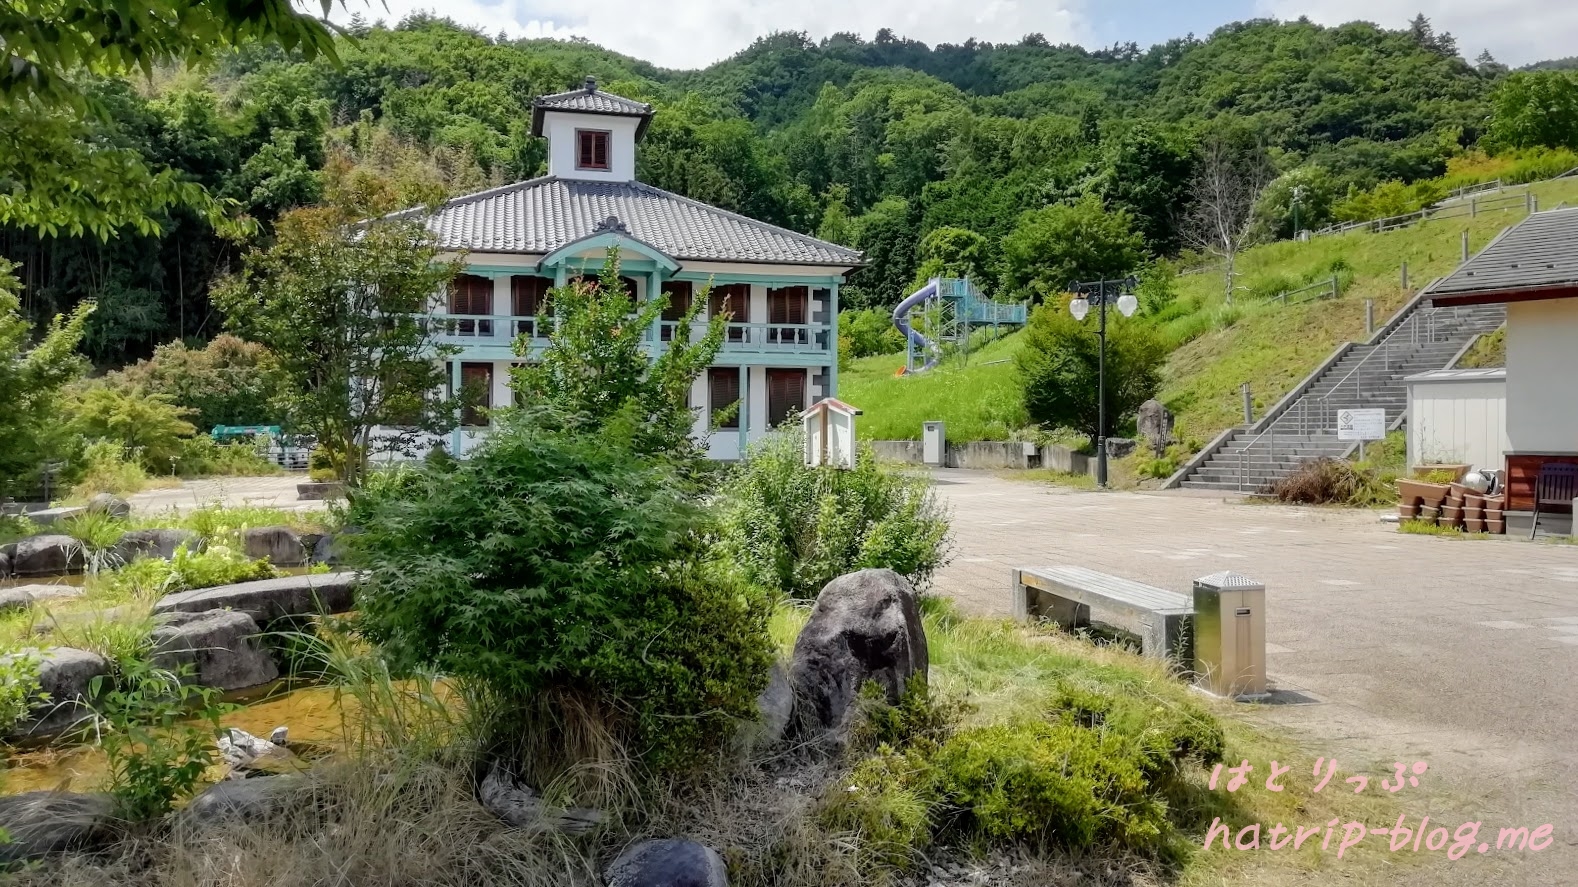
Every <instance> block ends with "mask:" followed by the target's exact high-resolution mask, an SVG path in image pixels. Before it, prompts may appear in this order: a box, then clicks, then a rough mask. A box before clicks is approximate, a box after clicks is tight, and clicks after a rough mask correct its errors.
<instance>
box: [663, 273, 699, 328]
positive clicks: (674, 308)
mask: <svg viewBox="0 0 1578 887" xmlns="http://www.w3.org/2000/svg"><path fill="white" fill-rule="evenodd" d="M663 291H664V292H665V293H668V306H667V307H665V308H664V309H663V319H664V320H669V321H674V320H679V319H680V318H682V317H684V316H685V312H686V311H689V310H690V300H691V296H692V295H693V292H694V290H693V289H692V287H691V283H690V281H688V280H670V281H669V282H668V283H665V284H663Z"/></svg>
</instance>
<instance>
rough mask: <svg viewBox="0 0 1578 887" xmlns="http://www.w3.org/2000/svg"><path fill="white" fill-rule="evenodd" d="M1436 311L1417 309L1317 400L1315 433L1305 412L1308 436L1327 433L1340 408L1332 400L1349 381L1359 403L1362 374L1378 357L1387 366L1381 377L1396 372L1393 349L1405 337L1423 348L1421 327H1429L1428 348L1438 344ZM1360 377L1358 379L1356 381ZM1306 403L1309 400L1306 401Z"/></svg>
mask: <svg viewBox="0 0 1578 887" xmlns="http://www.w3.org/2000/svg"><path fill="white" fill-rule="evenodd" d="M1436 310H1437V309H1435V308H1424V309H1420V308H1417V307H1416V308H1415V310H1414V311H1413V313H1412V314H1410V315H1409V316H1408V319H1407V320H1405V321H1403V322H1402V323H1401V324H1399V325H1398V326H1396V327H1394V328H1392V329H1391V330H1390V331H1389V332H1388V333H1387V336H1386V338H1384V339H1382V340H1381V341H1379V342H1377V343H1375V344H1373V345H1371V346H1370V353H1369V354H1366V355H1365V356H1364V358H1363V359H1362V360H1360V361H1359V363H1358V364H1357V365H1355V366H1354V368H1353V369H1351V370H1349V371H1348V374H1347V375H1345V376H1343V377H1342V378H1341V379H1338V380H1337V384H1335V385H1333V386H1331V390H1329V391H1327V392H1326V393H1325V394H1322V395H1321V396H1320V397H1318V398H1316V403H1317V404H1318V409H1317V410H1316V414H1315V422H1316V426H1317V427H1316V428H1315V429H1313V431H1312V430H1311V429H1310V428H1309V425H1308V418H1309V414H1308V410H1307V409H1306V410H1305V412H1304V419H1305V425H1304V433H1305V434H1311V433H1313V432H1314V431H1325V430H1326V428H1327V425H1328V424H1329V423H1332V422H1334V421H1335V418H1336V410H1337V408H1336V407H1335V406H1333V405H1332V398H1333V397H1334V396H1335V395H1336V394H1337V393H1338V392H1340V391H1342V386H1344V385H1346V384H1347V383H1348V380H1349V379H1353V396H1354V399H1355V400H1357V399H1358V397H1359V394H1360V387H1359V383H1360V382H1362V381H1364V376H1363V375H1362V374H1361V373H1360V371H1361V370H1363V369H1364V368H1365V365H1366V364H1368V363H1369V362H1370V361H1371V360H1372V359H1374V357H1375V355H1377V354H1380V355H1381V362H1382V364H1383V369H1382V370H1381V374H1382V375H1383V376H1384V375H1386V374H1389V373H1391V371H1392V348H1393V346H1394V345H1395V344H1396V342H1397V341H1398V340H1399V339H1401V338H1402V337H1403V336H1404V335H1407V336H1408V337H1409V340H1410V342H1409V344H1410V345H1411V346H1417V345H1419V344H1420V339H1419V334H1420V327H1421V326H1425V327H1426V329H1425V331H1424V336H1425V338H1424V342H1425V344H1429V343H1431V342H1434V341H1435V336H1436ZM1405 330H1406V331H1407V332H1406V333H1405V332H1404V331H1405ZM1372 369H1373V368H1372ZM1356 376H1357V377H1358V378H1355V377H1356ZM1306 400H1308V398H1306Z"/></svg>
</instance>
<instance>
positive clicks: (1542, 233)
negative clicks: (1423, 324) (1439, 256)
mask: <svg viewBox="0 0 1578 887" xmlns="http://www.w3.org/2000/svg"><path fill="white" fill-rule="evenodd" d="M1553 286H1578V209H1558V210H1550V211H1548V212H1541V213H1535V214H1533V215H1531V216H1529V217H1528V218H1526V219H1524V220H1523V221H1521V222H1519V223H1518V224H1516V225H1514V226H1512V227H1511V228H1508V229H1507V230H1506V231H1504V232H1502V234H1501V236H1499V237H1497V238H1496V239H1495V240H1493V241H1491V243H1490V245H1489V246H1487V247H1485V249H1484V251H1483V252H1481V253H1480V254H1479V255H1477V256H1475V257H1474V258H1472V259H1470V260H1468V262H1466V263H1464V264H1463V265H1462V266H1461V267H1459V268H1458V269H1457V270H1456V271H1454V272H1452V274H1451V275H1450V276H1448V277H1447V278H1445V279H1444V280H1442V281H1440V282H1439V283H1437V284H1436V285H1435V286H1433V287H1431V288H1430V292H1431V294H1432V295H1437V296H1449V295H1466V294H1471V293H1495V292H1505V291H1507V290H1522V289H1538V288H1545V287H1553Z"/></svg>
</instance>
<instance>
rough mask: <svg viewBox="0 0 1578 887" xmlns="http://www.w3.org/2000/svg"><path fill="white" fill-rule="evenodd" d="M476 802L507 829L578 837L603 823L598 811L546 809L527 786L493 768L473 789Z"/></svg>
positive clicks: (497, 768) (501, 770)
mask: <svg viewBox="0 0 1578 887" xmlns="http://www.w3.org/2000/svg"><path fill="white" fill-rule="evenodd" d="M477 802H478V803H479V804H481V805H482V809H484V810H486V811H488V812H489V813H492V814H493V815H494V816H497V817H498V818H499V819H502V820H503V821H504V822H505V823H507V824H508V825H511V826H513V827H515V828H522V829H528V830H531V831H557V832H563V833H565V834H569V835H580V834H585V833H587V832H589V831H591V830H592V829H595V828H597V827H598V826H599V825H602V824H603V822H604V821H606V819H607V817H606V816H604V815H603V813H602V812H601V811H598V810H591V809H587V808H585V807H571V808H569V809H560V808H557V807H549V806H548V805H547V804H544V803H543V800H542V798H541V797H540V796H539V795H538V794H537V792H536V791H535V790H534V789H533V788H532V787H531V786H529V785H525V784H523V783H521V782H520V781H519V780H518V779H516V778H515V776H514V775H513V774H511V773H509V772H508V771H506V770H505V769H504V768H503V767H500V766H499V765H497V764H493V765H491V766H489V767H488V772H487V774H486V775H485V776H483V777H482V782H481V784H479V785H478V786H477Z"/></svg>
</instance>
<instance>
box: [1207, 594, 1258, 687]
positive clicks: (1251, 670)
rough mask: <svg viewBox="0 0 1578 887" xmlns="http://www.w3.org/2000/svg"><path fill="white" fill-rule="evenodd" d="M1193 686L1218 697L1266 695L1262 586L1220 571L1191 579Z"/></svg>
mask: <svg viewBox="0 0 1578 887" xmlns="http://www.w3.org/2000/svg"><path fill="white" fill-rule="evenodd" d="M1194 671H1195V682H1196V684H1198V685H1199V686H1200V687H1202V688H1204V689H1206V690H1209V691H1211V692H1212V693H1215V694H1217V695H1218V696H1235V697H1237V696H1263V695H1265V693H1266V587H1265V586H1264V585H1262V584H1260V583H1259V582H1256V581H1255V580H1253V579H1250V578H1249V577H1247V576H1240V575H1239V574H1237V573H1233V572H1229V571H1225V570H1224V571H1223V572H1220V573H1212V574H1211V575H1209V576H1205V577H1202V578H1200V579H1196V580H1195V581H1194Z"/></svg>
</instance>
